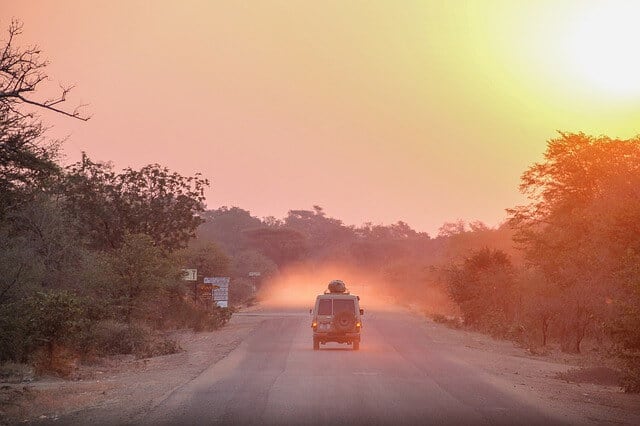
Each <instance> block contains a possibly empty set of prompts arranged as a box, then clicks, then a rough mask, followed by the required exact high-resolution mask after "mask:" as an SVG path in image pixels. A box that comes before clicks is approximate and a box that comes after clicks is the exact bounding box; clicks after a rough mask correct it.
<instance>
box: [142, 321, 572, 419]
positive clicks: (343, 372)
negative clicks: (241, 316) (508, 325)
mask: <svg viewBox="0 0 640 426" xmlns="http://www.w3.org/2000/svg"><path fill="white" fill-rule="evenodd" d="M245 315H261V316H264V321H262V322H261V323H260V325H259V326H258V327H257V328H256V329H255V331H254V332H253V333H252V334H251V335H250V336H249V337H248V338H247V339H246V340H245V341H244V342H243V343H242V344H240V346H239V347H238V348H237V349H236V350H234V351H233V352H232V353H231V354H230V355H229V356H228V357H226V358H225V359H223V360H222V361H220V362H218V363H216V364H215V365H213V366H211V367H210V368H209V369H207V370H205V371H204V372H203V373H202V374H201V375H200V376H198V377H197V378H196V379H195V380H192V381H190V382H189V383H187V384H185V385H184V386H182V387H180V388H178V389H176V390H175V391H173V392H172V393H171V394H170V395H169V396H168V397H167V398H166V399H164V400H163V401H161V402H160V403H159V404H158V405H157V406H155V407H154V408H153V409H152V410H150V411H148V412H146V413H144V414H143V415H142V416H141V417H140V418H139V419H137V420H136V423H142V424H256V425H257V424H260V425H263V424H318V425H320V424H326V425H336V424H345V425H347V424H348V425H360V424H389V425H392V424H393V425H405V424H443V425H448V424H452V425H453V424H479V425H480V424H487V425H489V424H491V425H493V424H505V425H506V424H509V425H511V424H545V425H548V424H563V422H564V421H565V419H563V417H562V416H561V415H559V414H557V412H554V411H553V410H551V409H550V408H549V407H546V406H545V405H544V403H541V402H540V401H539V400H536V399H535V398H526V397H523V395H522V393H516V392H512V391H510V389H509V388H510V386H505V385H504V383H501V382H499V381H497V380H496V378H495V377H492V376H491V375H488V374H487V373H486V372H483V371H482V370H480V369H478V368H474V367H472V365H471V364H469V363H466V362H465V361H464V359H461V358H460V357H459V356H458V355H456V353H455V351H451V348H450V345H447V344H445V343H440V342H439V341H438V340H437V339H435V338H434V337H433V336H432V335H430V333H429V329H428V328H427V327H424V323H425V321H424V319H421V318H419V317H416V316H412V315H411V314H407V313H402V312H367V313H366V315H365V321H364V325H363V330H362V344H361V349H360V350H359V351H352V350H351V348H350V347H349V346H347V345H340V344H335V343H330V344H327V345H323V346H321V349H320V350H319V351H314V350H313V348H312V340H311V329H310V318H309V315H308V314H307V313H301V312H298V313H292V312H282V313H280V312H258V313H252V314H245Z"/></svg>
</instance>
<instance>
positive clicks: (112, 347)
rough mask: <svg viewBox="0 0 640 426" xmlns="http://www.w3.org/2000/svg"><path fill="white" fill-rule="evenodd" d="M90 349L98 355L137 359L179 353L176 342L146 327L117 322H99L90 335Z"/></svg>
mask: <svg viewBox="0 0 640 426" xmlns="http://www.w3.org/2000/svg"><path fill="white" fill-rule="evenodd" d="M91 347H92V348H93V350H94V351H95V352H96V353H97V354H98V355H117V354H131V355H135V356H136V357H138V358H149V357H152V356H158V355H168V354H172V353H176V352H178V351H180V347H179V346H178V344H177V342H175V341H174V340H171V339H167V338H166V337H164V336H162V335H161V334H160V333H158V332H154V331H153V330H151V329H150V328H148V327H144V326H140V325H135V324H126V323H121V322H118V321H113V320H107V321H101V322H100V323H98V324H97V325H96V327H95V328H94V330H93V334H92V341H91Z"/></svg>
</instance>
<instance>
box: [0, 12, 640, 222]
mask: <svg viewBox="0 0 640 426" xmlns="http://www.w3.org/2000/svg"><path fill="white" fill-rule="evenodd" d="M3 3H4V4H3V5H2V6H0V8H1V9H2V14H1V16H2V18H0V25H2V26H3V27H4V28H6V27H7V26H8V24H9V20H10V19H11V17H15V18H18V19H20V20H22V21H23V22H24V36H23V37H22V38H21V39H19V43H22V44H27V43H37V44H38V45H39V46H40V47H41V48H42V49H43V51H44V53H45V55H46V56H47V57H48V58H49V59H50V60H51V66H50V69H49V74H50V76H51V77H52V81H51V84H52V85H53V87H55V84H56V82H57V81H61V82H64V83H68V82H72V83H75V84H76V89H75V90H74V93H73V97H72V99H71V100H70V106H71V105H72V104H73V103H77V102H88V103H90V107H89V108H88V111H90V113H91V114H92V115H93V117H92V119H91V120H90V121H89V122H86V123H84V122H78V121H75V120H71V119H63V118H62V117H56V116H55V115H51V114H44V115H43V119H44V120H45V121H46V122H48V123H51V124H53V125H54V126H55V128H54V129H53V130H52V131H51V135H52V136H58V137H60V136H66V135H69V136H70V137H69V140H68V141H67V142H66V144H65V153H66V155H67V162H72V161H77V160H78V159H79V157H80V152H81V151H82V150H84V151H86V152H87V153H88V155H89V156H90V157H91V158H93V159H94V160H103V161H112V162H113V164H114V165H115V166H116V167H118V168H121V167H126V166H133V167H140V166H142V165H144V164H148V163H160V164H163V165H166V166H168V167H169V168H171V169H174V170H176V171H178V172H180V173H183V174H192V173H194V172H196V171H200V172H202V173H203V174H204V175H205V176H207V177H208V178H210V180H211V181H212V185H211V188H210V190H209V191H208V193H207V204H208V207H209V208H216V207H219V206H222V205H227V206H232V205H233V206H239V207H242V208H245V209H248V210H250V211H251V212H252V213H253V214H254V215H256V216H259V217H263V216H268V215H273V216H276V217H283V216H284V215H285V214H286V212H287V210H289V209H305V208H306V209H310V208H311V206H312V205H314V204H319V205H321V206H323V207H324V208H325V210H326V212H327V213H328V214H329V215H331V216H333V217H337V218H340V219H342V220H343V221H344V222H346V223H347V224H356V225H359V224H362V223H363V222H365V221H372V222H374V223H386V224H389V223H392V222H396V221H398V220H404V221H406V222H408V223H409V224H410V225H411V226H413V227H414V228H416V229H418V230H424V231H428V232H430V233H432V234H434V233H435V232H437V229H438V227H439V226H440V225H441V224H442V223H443V222H445V221H453V220H456V219H458V218H462V219H466V220H474V219H479V220H482V221H484V222H486V223H488V224H489V225H496V224H498V223H500V222H501V221H502V220H503V219H504V218H505V213H504V209H505V208H508V207H511V206H513V205H514V204H516V203H520V202H522V201H523V198H522V197H521V196H520V195H519V193H518V190H517V186H518V183H519V178H520V175H521V173H522V172H523V171H524V170H525V169H526V168H527V167H528V166H529V165H530V164H531V163H533V162H534V161H537V160H539V159H540V158H541V155H542V152H543V151H544V149H545V143H546V140H547V139H549V138H550V137H553V136H554V134H555V131H556V130H567V131H585V132H588V133H589V132H591V133H595V134H602V133H606V134H609V135H611V136H620V137H629V136H632V135H635V134H636V133H638V129H637V123H639V122H640V120H638V119H639V118H640V117H639V113H638V111H640V108H638V106H640V104H639V102H638V98H633V99H625V100H621V99H619V98H614V97H610V96H608V95H607V94H604V93H599V92H598V93H596V92H594V91H592V90H591V86H589V85H588V84H586V83H584V84H578V83H575V84H574V83H573V82H575V81H578V79H576V78H573V77H572V76H571V75H569V69H570V67H568V66H567V67H565V68H562V67H561V66H558V62H557V60H556V59H557V58H559V57H561V56H562V54H561V52H560V53H558V52H556V51H555V50H554V46H555V40H553V39H550V37H551V36H550V35H549V34H554V33H553V31H561V28H564V27H566V25H564V24H565V23H566V22H564V21H563V20H562V19H561V18H562V16H566V17H567V19H569V17H571V16H574V15H575V14H571V10H572V9H571V8H572V7H576V6H575V5H576V4H578V3H576V2H572V1H569V0H567V1H566V2H562V5H561V6H560V4H559V3H558V2H547V1H545V2H539V3H538V4H537V5H536V6H531V5H529V6H523V5H524V4H525V2H523V3H522V4H523V5H521V6H514V3H518V2H505V1H490V2H484V3H483V2H438V1H434V2H403V3H402V6H399V3H396V2H382V1H381V2H355V1H354V2H343V1H332V2H326V3H325V2H312V1H308V2H290V1H270V2H269V1H253V2H240V1H237V2H236V1H220V2H213V1H185V2H174V1H165V2H142V1H109V2H93V1H79V0H76V1H71V0H63V1H56V2H44V1H31V0H26V1H20V2H3ZM482 4H484V5H485V6H486V7H482V6H478V5H482ZM526 8H528V9H526ZM532 8H534V9H532ZM556 12H557V13H556ZM532 13H535V14H536V15H535V16H536V17H537V18H538V19H537V20H534V21H535V22H536V24H535V25H534V24H531V23H530V22H531V19H530V17H531V14H532ZM563 13H564V14H565V15H563ZM558 16H560V18H558ZM545 20H546V21H545ZM536 25H538V26H536ZM554 25H555V26H554ZM550 31H551V32H550ZM557 34H561V33H560V32H558V33H557ZM558 37H559V36H558ZM554 55H556V56H557V57H556V56H554ZM565 56H566V55H565ZM558 69H560V70H558ZM554 73H555V74H554ZM558 73H559V74H558ZM563 73H564V74H563ZM563 79H564V80H563Z"/></svg>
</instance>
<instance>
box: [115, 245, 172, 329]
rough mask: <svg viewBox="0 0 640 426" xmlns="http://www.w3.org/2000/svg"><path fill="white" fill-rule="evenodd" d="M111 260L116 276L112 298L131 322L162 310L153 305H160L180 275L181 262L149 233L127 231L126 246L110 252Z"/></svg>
mask: <svg viewBox="0 0 640 426" xmlns="http://www.w3.org/2000/svg"><path fill="white" fill-rule="evenodd" d="M108 259H109V263H110V265H111V267H112V268H113V271H114V273H115V277H116V279H115V280H114V282H113V283H112V286H111V288H110V292H111V298H112V300H113V303H114V304H115V306H116V307H117V310H118V312H119V314H120V315H121V317H122V318H125V319H126V320H127V321H130V320H131V319H132V318H140V317H141V316H143V315H146V314H147V313H148V312H153V311H156V313H158V312H157V309H153V306H151V305H153V304H156V305H157V298H159V297H162V296H163V295H164V294H163V293H165V292H166V291H167V290H168V289H169V288H170V287H171V285H172V284H175V283H176V282H177V280H178V277H179V275H180V269H179V267H178V265H176V264H175V263H173V262H171V260H170V259H169V258H167V257H165V256H163V254H162V251H161V250H160V248H159V247H157V246H156V244H155V243H154V241H153V239H152V238H151V237H150V236H148V235H145V234H129V233H126V234H125V235H124V237H123V242H122V246H121V247H120V248H119V249H117V250H115V251H113V252H112V253H110V254H109V257H108ZM149 308H151V309H149Z"/></svg>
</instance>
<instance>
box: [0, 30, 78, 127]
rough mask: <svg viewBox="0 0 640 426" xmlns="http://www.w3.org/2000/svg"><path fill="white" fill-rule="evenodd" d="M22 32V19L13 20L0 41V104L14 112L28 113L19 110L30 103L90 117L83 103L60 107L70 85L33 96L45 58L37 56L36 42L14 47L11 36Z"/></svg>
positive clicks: (40, 79)
mask: <svg viewBox="0 0 640 426" xmlns="http://www.w3.org/2000/svg"><path fill="white" fill-rule="evenodd" d="M21 34H22V23H21V22H20V21H17V20H13V21H12V22H11V24H10V25H9V29H8V38H7V40H6V41H5V42H4V46H2V45H0V51H1V52H2V53H1V56H0V107H2V109H4V110H5V111H6V110H9V111H11V112H13V113H14V114H16V115H18V116H28V115H29V114H25V113H24V112H22V111H20V110H19V108H18V107H19V106H20V105H22V104H28V105H33V106H36V107H38V108H44V109H48V110H51V111H54V112H57V113H60V114H63V115H66V116H69V117H72V118H76V119H78V120H83V121H86V120H88V119H89V118H90V117H89V116H87V115H85V114H83V113H82V112H81V110H82V108H83V107H85V106H86V105H79V106H78V107H77V108H75V109H74V110H72V111H69V110H66V109H63V108H61V104H62V103H63V102H65V101H66V100H67V95H68V94H69V92H70V91H71V90H72V89H73V85H69V86H65V85H60V92H59V93H58V95H57V96H55V97H53V98H49V99H43V100H37V99H34V98H32V97H31V96H32V95H33V93H34V92H35V90H36V87H37V86H38V85H39V84H40V83H42V82H43V81H45V80H47V78H48V76H47V74H46V72H45V69H46V67H47V65H49V62H48V61H47V60H45V59H43V58H42V57H41V52H40V49H39V48H38V47H37V46H28V47H26V48H20V47H16V46H15V45H14V44H15V39H16V38H17V37H18V36H20V35H21Z"/></svg>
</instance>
